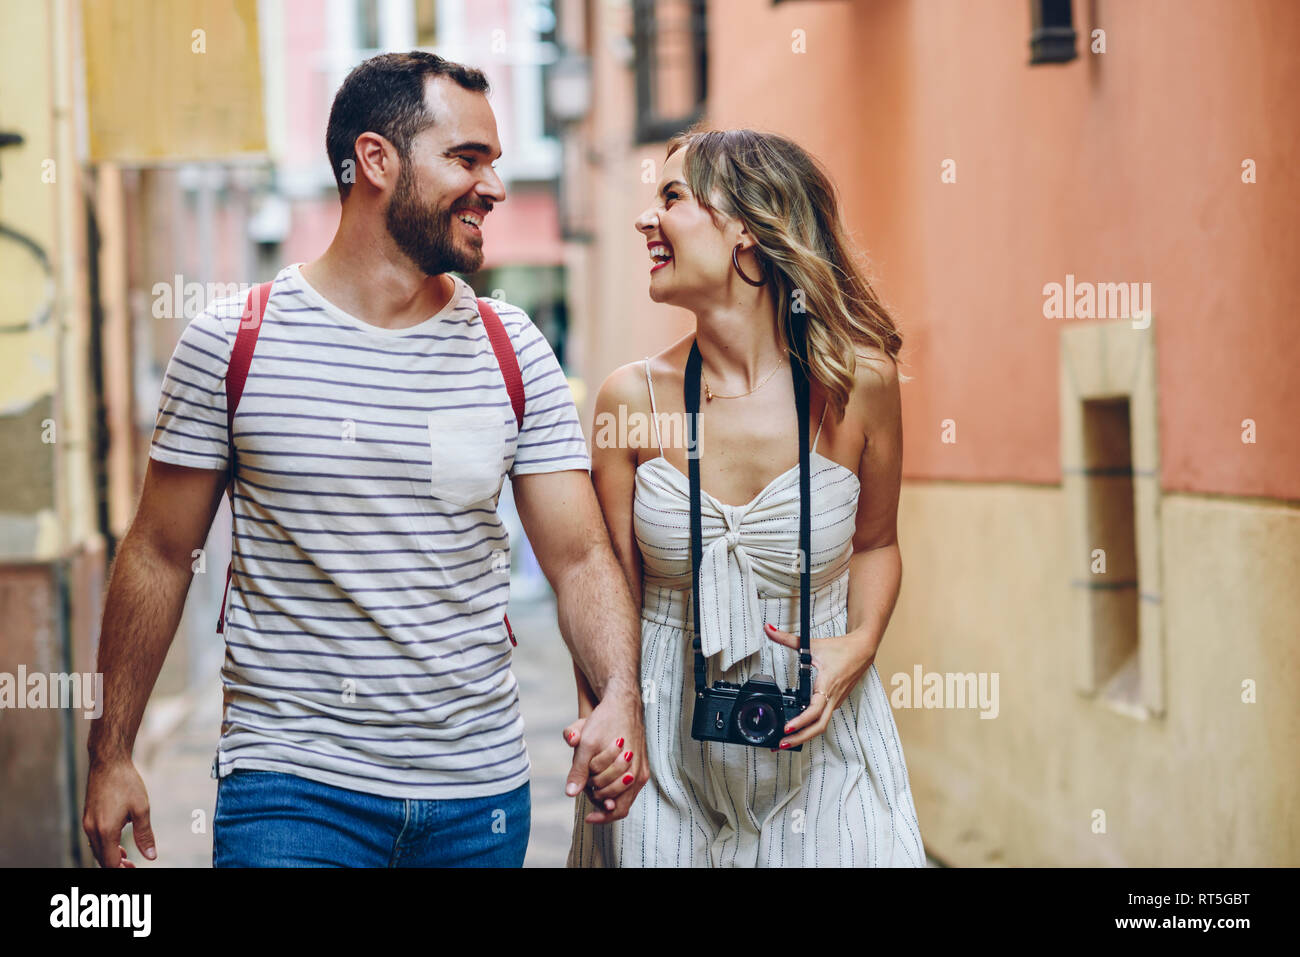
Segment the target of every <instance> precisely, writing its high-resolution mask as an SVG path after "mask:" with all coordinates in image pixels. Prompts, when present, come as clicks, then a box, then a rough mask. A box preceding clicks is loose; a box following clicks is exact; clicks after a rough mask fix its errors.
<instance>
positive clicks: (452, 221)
mask: <svg viewBox="0 0 1300 957" xmlns="http://www.w3.org/2000/svg"><path fill="white" fill-rule="evenodd" d="M425 103H426V106H427V109H428V110H429V112H430V114H431V115H432V116H433V118H434V123H433V125H432V126H429V127H426V128H425V129H424V130H422V131H421V132H420V133H419V134H418V135H417V136H416V137H415V139H414V140H413V141H412V142H411V151H410V156H409V157H407V158H405V159H403V160H401V169H400V171H399V173H398V176H397V185H396V187H395V188H394V190H393V198H392V199H391V200H390V201H389V204H388V209H387V210H386V212H385V222H386V224H387V226H388V232H389V233H390V234H391V235H392V237H393V241H394V242H395V243H397V247H398V248H399V249H401V250H402V252H403V253H405V254H406V255H407V256H408V257H409V258H410V260H411V261H412V262H413V263H415V265H416V266H417V267H418V268H419V269H420V271H421V272H423V273H425V275H428V276H436V275H438V274H440V273H444V272H459V273H473V272H477V271H478V269H479V267H480V266H482V265H483V228H482V227H483V222H484V217H486V216H487V214H488V212H489V211H490V210H491V209H492V206H493V204H494V203H499V202H501V201H502V200H504V199H505V198H506V192H505V186H504V185H503V184H502V182H501V179H500V178H499V177H498V176H497V174H496V170H494V169H493V168H492V163H493V162H494V161H495V160H496V159H497V158H498V157H499V156H500V155H501V146H500V143H499V141H498V139H497V124H496V117H495V116H494V115H493V113H492V107H491V106H489V105H488V101H487V97H485V96H484V95H483V94H481V93H474V92H472V91H470V90H466V89H464V88H463V87H461V86H460V85H459V84H457V83H456V82H455V81H454V80H450V79H448V78H446V77H431V78H429V79H428V80H427V81H426V85H425Z"/></svg>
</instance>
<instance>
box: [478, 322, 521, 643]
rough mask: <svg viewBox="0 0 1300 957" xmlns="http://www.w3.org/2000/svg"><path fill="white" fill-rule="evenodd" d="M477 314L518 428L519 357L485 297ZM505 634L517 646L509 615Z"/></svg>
mask: <svg viewBox="0 0 1300 957" xmlns="http://www.w3.org/2000/svg"><path fill="white" fill-rule="evenodd" d="M477 301H478V314H479V317H480V318H481V319H482V320H483V328H484V329H486V330H487V335H488V341H489V342H491V343H492V351H493V352H495V353H496V354H497V365H498V366H499V367H500V368H501V377H502V378H503V379H505V380H506V391H507V392H509V393H510V404H511V405H512V406H514V410H515V421H516V422H518V423H519V428H521V429H522V428H523V427H524V377H523V375H522V374H521V373H520V371H519V357H518V356H516V355H515V347H514V346H513V345H511V344H510V336H509V334H508V333H507V332H506V327H505V325H504V324H503V323H502V322H501V317H500V316H498V315H497V314H496V310H494V309H493V308H492V307H491V306H489V305H488V304H487V300H486V299H479V300H477ZM505 620H506V634H507V635H509V636H510V644H512V645H514V646H516V647H517V646H518V645H519V642H517V641H515V633H514V630H513V629H512V628H511V627H510V616H509V615H506V616H505Z"/></svg>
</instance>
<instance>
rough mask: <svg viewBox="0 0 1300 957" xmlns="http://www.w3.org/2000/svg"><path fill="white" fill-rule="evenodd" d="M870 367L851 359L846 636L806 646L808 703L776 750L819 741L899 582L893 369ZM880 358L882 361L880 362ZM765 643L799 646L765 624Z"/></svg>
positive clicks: (865, 665)
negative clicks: (851, 504)
mask: <svg viewBox="0 0 1300 957" xmlns="http://www.w3.org/2000/svg"><path fill="white" fill-rule="evenodd" d="M872 355H873V357H875V358H876V361H867V360H865V359H863V358H861V357H859V360H858V375H857V384H856V386H855V387H854V390H853V398H852V400H851V401H850V403H849V409H848V411H847V414H846V416H845V423H846V424H848V423H852V425H851V427H854V428H861V429H862V434H863V439H864V443H865V444H864V447H863V449H862V455H861V457H860V459H859V460H858V483H859V488H860V489H861V492H860V495H859V497H858V514H857V524H856V527H855V528H854V534H853V556H852V557H851V558H850V560H849V596H848V625H847V628H848V630H847V632H846V633H845V634H843V635H839V636H836V637H833V638H814V639H812V642H811V645H812V659H813V667H814V668H816V669H817V679H816V681H815V682H814V683H813V695H812V700H811V702H810V703H809V705H808V707H807V709H806V710H804V711H803V713H802V714H800V715H798V716H797V717H795V718H793V719H792V720H791V721H790V722H789V723H788V724H787V725H786V728H785V734H786V736H785V737H784V738H782V740H781V745H780V746H781V747H783V748H785V747H793V746H794V745H797V744H803V743H804V742H805V741H808V740H810V739H811V738H814V737H816V736H817V735H819V734H821V733H822V732H823V731H825V730H826V728H827V727H828V726H829V724H830V719H831V715H832V714H833V713H834V712H835V710H836V709H837V708H838V707H839V706H840V705H841V704H843V703H844V700H845V699H846V698H847V697H848V695H849V692H850V691H852V689H853V688H854V686H855V685H857V683H858V681H860V680H861V679H862V676H863V675H864V674H866V672H867V670H868V669H869V668H870V667H871V665H872V664H873V663H874V661H875V659H876V651H877V650H878V649H879V647H880V641H881V638H883V637H884V634H885V626H886V625H888V624H889V618H890V616H891V615H892V614H893V613H894V603H895V602H896V601H897V600H898V592H899V588H900V586H901V584H902V578H903V562H902V558H901V556H900V553H899V550H898V535H897V531H898V498H899V489H900V486H901V484H902V475H903V424H902V407H901V402H900V399H899V394H898V370H897V367H896V366H895V364H894V363H893V361H892V360H891V359H889V358H888V357H886V356H884V355H883V353H874V352H873V354H872ZM882 357H883V358H882ZM767 627H768V637H769V638H771V639H772V640H773V641H776V642H777V643H779V644H782V645H785V646H786V647H787V648H793V649H798V647H799V639H798V638H796V637H795V636H794V635H792V634H790V633H789V632H785V631H781V630H780V629H777V628H774V626H772V625H768V626H767Z"/></svg>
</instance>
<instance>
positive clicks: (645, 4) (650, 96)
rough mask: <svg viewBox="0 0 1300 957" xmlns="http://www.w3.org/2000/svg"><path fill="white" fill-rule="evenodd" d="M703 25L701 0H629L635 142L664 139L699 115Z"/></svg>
mask: <svg viewBox="0 0 1300 957" xmlns="http://www.w3.org/2000/svg"><path fill="white" fill-rule="evenodd" d="M706 29H707V17H706V10H705V2H704V0H633V46H634V48H635V51H636V104H637V125H636V137H637V142H639V143H655V142H662V141H663V140H666V139H670V138H671V137H672V136H673V135H675V134H676V133H679V132H681V131H682V130H684V129H686V128H687V127H689V126H690V125H691V124H692V123H694V122H695V121H696V120H698V119H699V118H700V117H701V116H702V115H703V114H704V101H705V97H706V93H707V87H708V54H707V41H706V36H705V32H706Z"/></svg>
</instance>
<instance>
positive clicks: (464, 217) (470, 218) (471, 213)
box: [454, 209, 483, 233]
mask: <svg viewBox="0 0 1300 957" xmlns="http://www.w3.org/2000/svg"><path fill="white" fill-rule="evenodd" d="M454 215H455V217H456V218H457V219H458V220H460V221H461V222H462V223H464V224H465V225H466V226H468V227H469V228H470V229H472V230H473V231H474V232H476V233H482V231H483V213H482V212H480V211H478V210H471V209H462V210H459V211H458V212H456V213H455V214H454Z"/></svg>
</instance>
